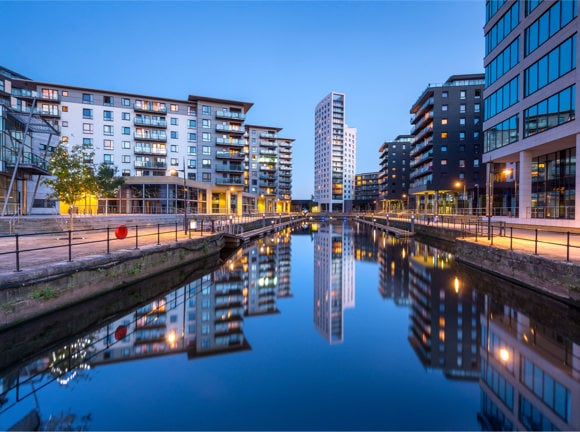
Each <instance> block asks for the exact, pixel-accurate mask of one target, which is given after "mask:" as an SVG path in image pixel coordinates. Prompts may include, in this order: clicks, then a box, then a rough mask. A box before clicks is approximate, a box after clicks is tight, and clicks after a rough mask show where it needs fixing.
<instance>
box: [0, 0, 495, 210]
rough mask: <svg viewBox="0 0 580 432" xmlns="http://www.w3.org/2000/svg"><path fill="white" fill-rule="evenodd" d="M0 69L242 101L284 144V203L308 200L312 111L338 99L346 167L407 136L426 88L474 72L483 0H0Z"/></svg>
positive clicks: (371, 164)
mask: <svg viewBox="0 0 580 432" xmlns="http://www.w3.org/2000/svg"><path fill="white" fill-rule="evenodd" d="M0 16H2V26H0V38H1V39H0V40H2V41H3V48H2V51H1V52H0V64H1V65H3V66H5V67H7V68H8V69H12V70H14V71H16V72H19V73H21V74H23V75H26V76H28V77H30V78H32V79H36V80H39V81H45V82H54V83H60V84H68V85H74V86H81V87H89V88H95V89H109V90H117V91H122V92H129V93H139V94H145V95H151V96H160V97H169V98H177V99H186V98H187V96H188V95H189V94H194V95H203V96H210V97H217V98H223V99H235V100H242V101H247V102H253V103H254V106H253V108H252V109H251V110H250V111H249V113H248V117H247V120H246V121H247V122H248V123H251V124H260V125H267V126H277V127H282V128H283V131H282V135H284V136H285V137H291V138H295V139H296V141H295V143H294V161H293V162H294V171H293V198H295V199H305V198H310V195H311V194H312V192H313V183H314V182H313V179H314V161H313V158H314V108H315V106H316V104H317V103H318V102H319V101H320V100H321V99H322V98H323V97H324V96H325V95H327V94H328V93H329V92H331V91H339V92H344V93H346V98H347V99H346V118H347V123H348V125H349V126H351V127H356V128H357V129H358V149H357V172H368V171H377V170H378V169H379V165H378V149H379V147H380V145H381V144H382V143H383V142H384V141H385V140H389V139H392V138H394V137H396V136H397V135H399V134H405V133H408V132H409V130H410V124H409V119H410V115H409V109H410V107H411V105H412V104H413V102H415V100H416V99H417V97H418V96H419V95H420V94H421V92H422V91H423V90H424V89H425V88H426V86H427V85H428V84H429V83H442V82H444V81H445V80H446V79H447V78H448V77H449V76H450V75H454V74H462V73H481V72H483V46H484V40H483V25H484V19H485V2H484V1H483V0H479V1H475V0H457V1H451V0H449V1H419V0H406V1H362V0H361V1H359V0H353V1H333V0H327V1H273V0H270V1H176V2H172V1H146V2H143V1H99V2H89V1H69V2H57V1H44V2H33V1H27V0H17V1H6V0H0Z"/></svg>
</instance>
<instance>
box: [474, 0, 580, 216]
mask: <svg viewBox="0 0 580 432" xmlns="http://www.w3.org/2000/svg"><path fill="white" fill-rule="evenodd" d="M579 27H580V23H579V20H578V1H577V0H573V1H571V0H565V1H564V0H561V1H544V2H542V1H526V2H513V1H506V2H495V1H487V2H486V23H485V26H484V32H485V58H484V65H485V90H484V94H483V95H484V112H485V118H484V123H483V129H484V154H483V162H484V163H486V169H487V185H486V188H487V190H488V195H489V196H491V197H492V199H491V200H488V202H487V205H488V208H487V210H488V214H490V215H493V216H504V217H509V216H512V217H517V218H518V219H519V220H520V221H521V222H524V223H531V224H537V223H541V224H543V225H558V226H566V227H571V226H574V227H578V226H580V222H579V220H580V219H579V217H580V216H579V215H580V200H578V190H579V189H580V174H579V172H578V169H577V167H576V158H577V154H578V148H579V146H580V139H579V133H580V123H579V120H577V119H576V101H577V95H576V85H577V83H578V77H579V75H578V72H577V69H576V60H577V57H578V47H577V33H578V30H579Z"/></svg>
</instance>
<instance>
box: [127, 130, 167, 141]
mask: <svg viewBox="0 0 580 432" xmlns="http://www.w3.org/2000/svg"><path fill="white" fill-rule="evenodd" d="M133 137H134V138H135V139H140V140H146V141H163V142H166V141H167V134H166V133H165V132H159V131H143V132H135V133H134V134H133Z"/></svg>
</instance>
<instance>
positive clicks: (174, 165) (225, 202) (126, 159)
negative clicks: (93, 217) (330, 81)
mask: <svg viewBox="0 0 580 432" xmlns="http://www.w3.org/2000/svg"><path fill="white" fill-rule="evenodd" d="M0 98H1V100H2V109H3V111H2V112H3V114H2V118H3V119H5V120H4V121H3V126H2V136H3V140H2V141H1V142H0V146H1V153H0V155H1V157H0V158H1V159H2V165H1V166H0V191H1V193H0V196H1V198H2V201H3V202H8V203H10V204H11V205H12V207H18V209H19V211H20V212H23V213H42V212H52V211H54V210H53V208H51V207H53V206H54V203H53V202H51V201H49V200H47V199H46V197H47V196H48V193H49V191H48V190H46V189H45V188H43V187H42V182H39V181H38V180H39V178H40V177H42V176H43V175H46V174H47V172H46V157H47V154H48V153H49V152H47V151H49V150H50V147H51V146H52V147H54V146H56V145H67V146H72V145H82V146H83V147H84V149H86V151H87V152H88V153H89V152H90V153H92V154H93V155H94V156H93V160H92V163H94V164H100V163H105V164H109V165H112V166H115V167H117V169H118V171H119V174H121V175H123V176H125V178H126V181H125V186H124V187H123V189H122V191H121V193H120V196H119V197H118V199H117V202H116V207H115V209H114V211H118V212H122V213H174V212H183V211H184V210H185V209H187V211H188V212H191V213H215V214H242V213H252V212H260V213H263V212H285V211H289V209H290V200H291V193H292V190H291V187H292V186H291V185H292V174H291V172H292V142H293V141H294V140H293V139H290V138H280V139H279V138H278V136H277V134H278V133H279V132H280V131H281V128H272V127H261V126H252V127H251V128H247V127H246V124H245V120H246V115H247V113H248V111H249V110H250V108H251V107H252V105H253V104H252V103H250V102H244V101H236V100H227V99H217V98H212V97H204V96H195V95H190V96H188V97H187V98H185V99H170V98H163V97H155V96H145V95H138V94H129V93H122V92H117V91H108V90H95V89H90V88H81V87H71V86H67V85H62V84H50V83H44V82H38V81H33V80H30V79H28V78H26V77H24V76H22V75H19V74H15V73H13V72H11V71H8V70H6V69H3V68H0ZM26 114H31V115H34V117H38V118H39V119H44V120H46V121H47V122H48V123H49V124H50V125H51V126H52V128H54V132H53V135H55V134H56V139H54V138H53V139H52V141H51V142H50V143H48V141H47V140H38V139H36V140H34V139H32V138H29V139H24V138H23V136H24V135H25V134H28V135H30V132H31V131H30V130H28V131H26V132H25V131H24V130H25V129H26V124H27V116H26ZM16 116H19V118H20V122H21V123H22V124H21V125H20V126H19V128H16V129H19V130H21V132H19V133H16V132H13V131H12V130H14V129H15V128H14V127H10V126H11V124H12V123H10V121H9V120H7V119H12V118H14V117H16ZM11 129H12V130H11ZM33 141H34V142H33ZM27 142H28V144H26V143H27ZM21 144H22V145H21ZM20 148H25V150H24V152H23V154H21V155H19V154H18V152H19V149H20ZM26 149H27V150H26ZM26 154H28V155H31V156H30V157H28V159H26V160H24V159H25V158H24V156H25V155H26ZM266 159H267V160H266ZM16 160H21V161H22V163H21V164H20V166H19V167H16V168H14V162H15V161H16ZM36 162H38V164H41V165H42V166H43V167H44V171H43V170H38V169H37V170H36V171H34V170H32V169H31V167H32V166H33V165H35V163H36ZM16 171H18V175H15V177H16V178H17V179H18V185H17V186H16V187H15V190H17V191H18V192H19V194H14V193H7V192H8V189H9V182H10V178H11V176H12V175H13V174H14V173H15V172H16ZM171 173H173V175H171ZM175 174H177V176H176V175H175ZM9 195H11V196H9ZM18 195H19V198H18ZM61 211H63V209H62V208H61ZM88 211H90V212H96V211H97V208H89V209H88Z"/></svg>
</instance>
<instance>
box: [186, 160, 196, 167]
mask: <svg viewBox="0 0 580 432" xmlns="http://www.w3.org/2000/svg"><path fill="white" fill-rule="evenodd" d="M187 163H188V165H187V167H188V168H192V169H195V168H197V161H196V160H195V159H189V160H188V161H187Z"/></svg>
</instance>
